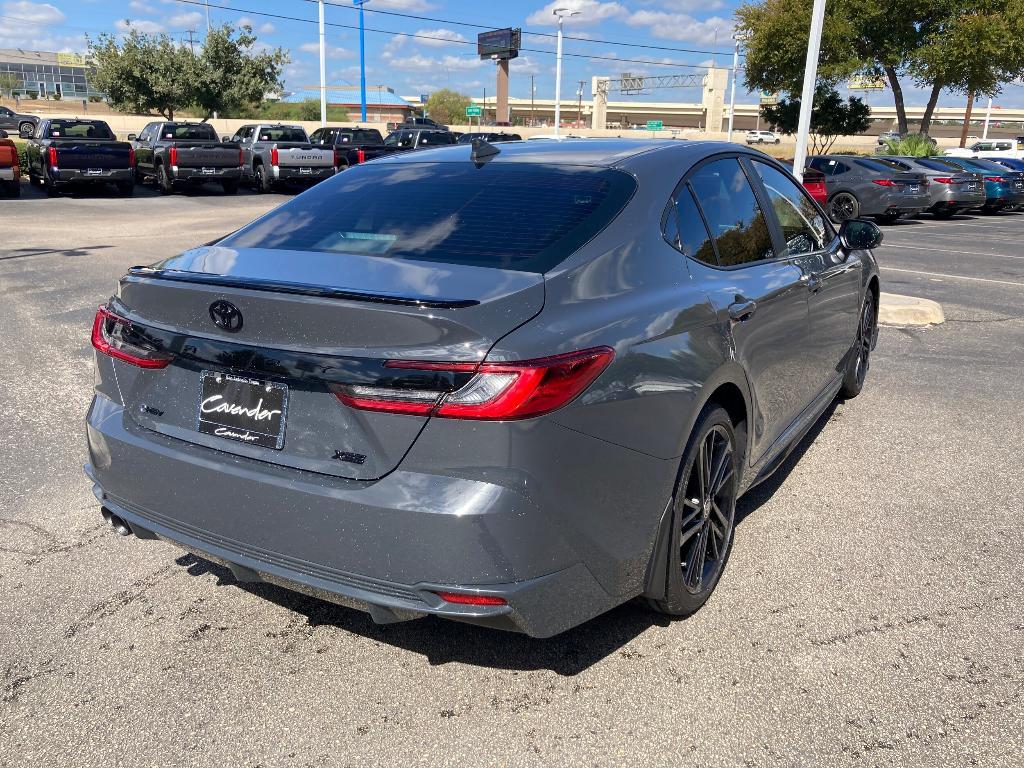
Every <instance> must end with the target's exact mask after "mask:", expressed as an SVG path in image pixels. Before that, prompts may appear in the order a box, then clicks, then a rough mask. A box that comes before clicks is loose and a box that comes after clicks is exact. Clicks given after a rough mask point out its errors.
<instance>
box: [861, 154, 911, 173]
mask: <svg viewBox="0 0 1024 768" xmlns="http://www.w3.org/2000/svg"><path fill="white" fill-rule="evenodd" d="M853 162H855V163H856V164H857V165H859V166H862V167H864V168H867V169H869V170H872V171H881V172H883V173H891V172H892V171H902V170H903V166H901V165H899V164H898V163H894V162H893V161H891V160H878V159H875V158H871V159H870V160H869V159H867V158H864V159H860V160H854V161H853Z"/></svg>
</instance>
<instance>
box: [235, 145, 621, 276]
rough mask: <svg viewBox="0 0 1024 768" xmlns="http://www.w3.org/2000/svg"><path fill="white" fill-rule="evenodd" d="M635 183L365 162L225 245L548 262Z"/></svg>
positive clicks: (546, 169)
mask: <svg viewBox="0 0 1024 768" xmlns="http://www.w3.org/2000/svg"><path fill="white" fill-rule="evenodd" d="M635 189H636V183H635V182H634V181H633V178H632V177H631V176H629V175H627V174H625V173H622V172H621V171H614V170H611V169H607V168H592V167H583V166H539V165H529V164H526V163H493V162H492V163H487V164H485V165H483V166H482V167H480V168H477V167H476V166H475V165H474V164H473V163H469V162H466V163H402V164H394V165H391V164H388V165H378V166H376V167H374V165H372V164H371V165H359V166H356V167H355V168H352V169H350V170H347V171H345V173H343V174H340V175H339V176H335V177H334V178H333V179H331V180H330V181H327V182H325V183H323V184H319V185H317V186H316V187H314V188H313V189H312V190H310V191H309V192H307V193H305V194H304V195H302V196H301V197H299V198H296V199H295V200H292V201H290V202H288V203H286V204H285V205H282V206H281V207H280V208H277V209H276V210H274V211H272V212H271V213H269V214H267V215H266V216H264V217H263V218H262V219H259V220H257V221H255V222H254V223H252V224H251V225H249V226H248V227H246V228H245V229H243V230H241V231H240V232H238V233H236V234H234V235H231V236H229V237H228V238H227V239H225V240H223V241H222V242H221V243H218V245H223V246H226V247H234V248H270V249H276V250H296V251H325V252H331V251H335V252H338V253H358V254H364V255H368V256H379V257H381V258H393V259H410V260H413V261H431V262H441V263H446V264H466V265H471V266H480V267H497V268H501V269H511V270H517V271H521V272H547V271H548V270H550V269H552V268H553V267H554V266H556V265H557V264H558V263H559V262H561V261H562V260H563V259H564V258H565V257H566V256H568V255H569V254H571V253H572V252H574V251H575V250H577V249H578V248H579V247H580V246H582V245H583V244H584V243H586V242H587V241H588V240H589V239H590V238H591V237H593V236H594V235H595V234H597V232H599V231H600V230H601V229H602V228H604V226H605V225H607V224H608V222H610V221H611V220H612V219H613V218H614V217H615V216H616V215H617V214H618V213H619V211H621V210H622V208H623V206H624V205H625V204H626V203H627V202H628V200H629V198H630V197H631V196H632V194H633V192H634V190H635Z"/></svg>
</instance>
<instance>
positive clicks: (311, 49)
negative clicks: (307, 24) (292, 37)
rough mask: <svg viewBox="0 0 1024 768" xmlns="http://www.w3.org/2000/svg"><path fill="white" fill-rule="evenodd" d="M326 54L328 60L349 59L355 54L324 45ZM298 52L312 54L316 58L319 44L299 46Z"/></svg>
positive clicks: (345, 49) (328, 44)
mask: <svg viewBox="0 0 1024 768" xmlns="http://www.w3.org/2000/svg"><path fill="white" fill-rule="evenodd" d="M326 48H327V50H326V53H327V56H328V57H329V58H332V59H351V58H352V57H353V56H355V54H354V53H353V52H352V51H350V50H348V49H347V48H342V47H340V46H337V45H331V44H330V43H326ZM299 50H300V51H302V52H303V53H312V54H316V55H317V56H319V55H320V43H303V44H302V45H300V46H299Z"/></svg>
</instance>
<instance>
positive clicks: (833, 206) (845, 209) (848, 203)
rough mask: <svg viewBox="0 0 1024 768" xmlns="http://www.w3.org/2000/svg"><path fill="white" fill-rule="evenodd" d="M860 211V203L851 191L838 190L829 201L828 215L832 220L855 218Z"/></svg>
mask: <svg viewBox="0 0 1024 768" xmlns="http://www.w3.org/2000/svg"><path fill="white" fill-rule="evenodd" d="M859 213H860V203H859V202H858V201H857V198H856V197H854V196H853V195H851V194H850V193H849V192H837V193H836V194H834V195H833V196H832V199H831V200H829V201H828V215H829V218H830V219H832V221H846V220H847V219H855V218H857V215H858V214H859Z"/></svg>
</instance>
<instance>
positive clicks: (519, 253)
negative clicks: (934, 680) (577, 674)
mask: <svg viewBox="0 0 1024 768" xmlns="http://www.w3.org/2000/svg"><path fill="white" fill-rule="evenodd" d="M669 169H671V172H669ZM495 190H498V192H497V193H496V192H495ZM495 194H500V199H501V210H502V215H500V216H495V215H494V211H495ZM880 240H881V232H880V231H879V230H878V227H877V226H875V224H874V223H873V222H869V221H863V220H854V221H847V222H845V223H844V224H843V225H842V226H841V227H839V228H838V229H837V228H834V227H833V226H832V225H831V224H830V223H829V222H828V221H827V220H826V218H825V216H823V215H822V212H821V209H820V208H818V206H817V204H816V203H815V202H814V201H813V200H812V199H811V198H810V196H809V195H808V194H807V192H806V191H805V190H804V189H803V188H802V187H801V186H800V184H799V183H798V182H797V181H796V180H794V179H793V177H792V176H791V175H789V173H788V172H787V171H786V169H785V168H784V167H783V166H781V165H779V164H778V163H777V162H775V161H774V160H773V159H771V158H769V157H767V156H766V155H764V154H762V153H760V152H756V151H753V150H748V149H745V148H742V147H738V146H737V145H735V144H726V143H717V142H667V141H660V140H655V141H622V140H608V139H588V140H586V141H574V140H565V141H529V142H508V143H503V144H500V145H489V144H486V143H482V142H477V143H475V144H474V145H469V146H467V145H464V144H461V145H457V146H449V147H444V148H439V149H433V150H424V151H422V152H408V153H398V154H394V155H389V156H387V157H383V158H379V159H377V160H374V161H373V162H370V163H364V164H360V165H356V166H354V167H352V168H351V169H349V170H347V171H346V172H345V173H343V174H339V175H337V176H334V177H332V178H331V179H329V180H327V181H326V182H324V183H323V184H320V185H318V186H316V187H314V188H313V189H312V190H310V191H308V192H306V193H304V194H302V195H300V196H299V197H296V198H295V199H293V200H291V201H290V202H288V203H285V204H284V205H282V206H280V207H278V208H276V209H274V210H273V211H271V212H270V213H268V214H267V215H266V216H264V217H262V218H260V219H257V220H256V221H254V222H253V223H252V224H250V225H248V226H246V227H244V228H243V229H241V230H239V231H238V232H236V233H234V234H231V235H229V236H227V237H226V238H224V239H222V240H220V241H218V242H216V243H214V244H211V245H209V246H204V247H201V248H197V249H195V250H192V251H188V252H186V253H184V254H181V255H180V256H175V257H172V258H170V259H167V260H165V261H162V262H160V263H157V264H154V265H152V266H151V267H136V268H132V269H131V270H129V272H128V274H127V275H126V276H125V277H124V278H122V280H121V283H120V285H119V286H118V287H117V292H116V295H115V296H113V297H111V299H110V300H109V301H108V302H107V303H106V304H105V305H104V306H103V307H102V308H101V309H100V310H99V312H98V313H97V315H96V319H95V323H94V325H93V336H92V342H93V346H94V347H95V348H96V361H97V365H98V368H97V374H96V389H95V397H94V399H93V402H92V406H91V408H90V409H89V414H88V445H89V463H88V466H87V468H86V472H87V474H88V475H89V477H90V478H91V481H92V483H93V492H94V493H95V495H96V497H97V499H98V501H99V503H100V504H101V505H102V512H103V515H104V517H106V519H107V521H108V522H110V523H112V524H113V527H114V529H115V530H116V531H117V532H118V533H122V534H125V535H127V534H134V535H135V536H136V537H137V538H138V539H153V538H162V539H166V540H169V541H171V542H174V543H176V544H178V545H180V546H182V547H184V548H185V549H188V550H190V551H192V552H196V553H199V554H200V556H201V557H206V558H209V559H211V560H214V561H219V562H222V563H226V564H227V567H229V568H230V569H231V570H232V572H233V573H234V574H235V576H236V578H238V579H239V580H244V581H267V582H273V583H278V584H283V585H286V586H288V587H290V588H292V589H295V590H297V591H300V592H306V593H311V594H314V595H319V596H321V597H325V598H327V599H330V600H333V601H336V602H338V603H341V604H343V605H347V606H351V607H353V608H357V609H360V610H363V611H366V612H368V613H369V614H370V616H371V617H372V618H373V619H374V620H375V621H377V622H381V623H390V622H396V621H404V620H409V619H415V618H419V617H422V616H425V615H428V614H432V615H436V616H442V617H446V618H449V619H455V620H459V621H468V622H473V623H476V624H480V625H483V626H487V627H492V628H496V629H508V630H518V631H521V632H525V633H528V634H530V635H534V636H550V635H553V634H555V633H558V632H561V631H564V630H566V629H568V628H570V627H572V626H575V625H577V624H579V623H581V622H583V621H586V620H587V619H590V618H592V617H593V616H596V615H597V614H599V613H602V612H603V611H606V610H609V609H610V608H613V607H614V606H616V605H619V604H621V603H624V602H626V601H627V600H630V599H632V598H634V597H638V596H643V597H644V598H646V599H647V601H648V603H649V605H650V606H651V607H652V608H653V609H654V610H656V611H660V612H662V613H664V614H668V615H671V616H686V615H688V614H691V613H693V612H694V611H696V610H698V609H699V608H700V607H701V606H702V605H704V603H705V602H706V601H707V599H708V598H709V596H710V595H711V593H712V591H713V590H714V589H715V585H716V584H717V583H718V581H719V578H720V577H721V575H722V572H723V570H724V569H725V567H726V563H727V561H728V557H729V551H730V549H731V546H732V541H733V536H734V533H737V532H736V531H735V529H734V524H735V522H736V500H737V498H738V497H739V496H740V495H741V494H742V493H744V492H745V491H746V490H748V489H749V488H751V487H752V486H754V485H755V484H756V483H758V482H760V481H761V480H764V479H765V478H767V477H768V476H769V475H770V474H771V473H772V472H773V471H774V470H775V469H776V468H778V467H779V466H780V465H782V464H783V463H784V461H785V459H786V457H787V455H789V454H790V452H791V451H792V450H793V448H794V447H795V446H796V444H797V443H798V442H799V441H800V440H801V438H802V437H803V436H804V435H805V434H806V433H807V432H808V430H810V429H811V428H812V427H813V425H814V424H815V423H816V422H817V421H818V419H819V417H820V416H821V415H822V414H823V413H826V412H827V411H828V409H829V406H830V404H831V403H832V402H833V400H834V399H835V398H836V397H844V398H849V397H853V396H855V395H857V394H858V393H859V392H860V391H861V388H862V387H863V386H864V382H865V374H866V373H867V371H868V364H869V359H870V358H869V355H870V353H871V350H872V346H873V345H874V343H875V339H876V332H875V329H876V319H877V307H878V296H879V290H880V288H879V275H878V267H877V264H876V263H875V260H874V257H873V256H872V253H871V250H870V249H871V248H874V247H875V246H877V245H878V243H879V242H880ZM856 448H857V446H851V448H850V450H856ZM851 482H852V481H851Z"/></svg>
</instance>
